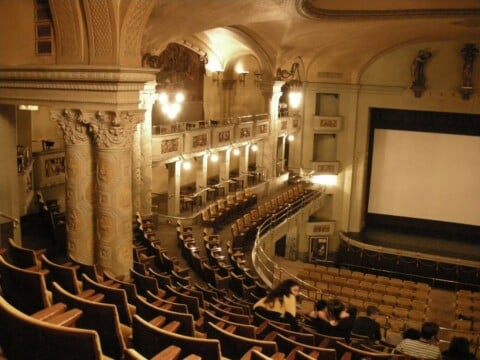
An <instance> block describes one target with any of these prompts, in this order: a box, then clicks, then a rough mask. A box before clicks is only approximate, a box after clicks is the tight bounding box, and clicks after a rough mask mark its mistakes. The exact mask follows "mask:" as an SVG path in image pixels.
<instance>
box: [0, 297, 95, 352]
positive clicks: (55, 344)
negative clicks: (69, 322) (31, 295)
mask: <svg viewBox="0 0 480 360" xmlns="http://www.w3.org/2000/svg"><path fill="white" fill-rule="evenodd" d="M0 323H1V324H2V326H0V347H1V348H2V350H3V355H4V356H6V358H7V359H15V360H27V359H28V360H30V359H72V360H85V359H89V360H97V359H98V360H100V359H104V356H103V354H102V349H101V345H100V338H99V336H98V334H97V332H96V331H93V330H85V329H80V328H73V327H67V326H59V325H54V324H50V323H48V322H45V321H41V320H38V319H35V318H33V317H31V316H27V315H25V314H24V313H23V312H21V311H19V310H18V309H16V308H15V307H13V306H12V305H11V304H9V303H8V302H7V301H6V300H5V299H4V298H3V297H1V296H0Z"/></svg>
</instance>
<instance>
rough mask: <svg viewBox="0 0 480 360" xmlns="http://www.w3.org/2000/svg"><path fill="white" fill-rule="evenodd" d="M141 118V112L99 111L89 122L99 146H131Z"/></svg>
mask: <svg viewBox="0 0 480 360" xmlns="http://www.w3.org/2000/svg"><path fill="white" fill-rule="evenodd" d="M141 120H142V116H141V114H140V113H139V112H133V111H121V112H114V111H105V112H102V111H98V112H96V113H95V115H94V117H93V118H92V119H90V121H89V122H88V123H89V128H90V132H91V133H92V135H93V139H94V142H95V144H96V145H97V146H98V147H103V148H129V147H131V146H132V143H133V133H134V132H135V130H136V126H137V123H139V122H140V121H141Z"/></svg>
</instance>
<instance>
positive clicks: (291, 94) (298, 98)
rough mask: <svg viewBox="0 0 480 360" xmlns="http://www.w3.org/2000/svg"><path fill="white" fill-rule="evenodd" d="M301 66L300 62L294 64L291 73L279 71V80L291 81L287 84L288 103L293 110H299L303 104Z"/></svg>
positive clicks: (277, 77)
mask: <svg viewBox="0 0 480 360" xmlns="http://www.w3.org/2000/svg"><path fill="white" fill-rule="evenodd" d="M299 66H300V65H299V64H298V62H294V63H293V64H292V68H291V69H290V71H288V70H285V69H280V68H278V69H277V76H276V79H277V80H288V79H291V80H289V81H287V82H286V85H287V86H288V102H289V103H290V106H291V107H292V108H298V107H299V106H300V104H301V102H302V89H303V84H302V81H301V80H300V72H299Z"/></svg>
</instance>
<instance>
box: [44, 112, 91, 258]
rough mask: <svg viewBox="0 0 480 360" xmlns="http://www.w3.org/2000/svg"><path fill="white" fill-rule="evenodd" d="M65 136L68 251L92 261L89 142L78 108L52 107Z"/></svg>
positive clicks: (54, 116) (52, 115)
mask: <svg viewBox="0 0 480 360" xmlns="http://www.w3.org/2000/svg"><path fill="white" fill-rule="evenodd" d="M51 117H52V118H53V119H55V120H56V121H57V124H58V125H59V126H60V128H61V129H62V130H63V138H64V140H65V165H66V166H65V175H66V176H65V178H66V183H65V207H66V223H67V241H68V254H69V255H70V256H72V257H73V258H74V259H75V260H77V261H79V262H82V263H86V264H94V263H95V232H94V220H93V219H94V202H93V199H94V196H93V193H94V186H93V175H92V174H93V167H94V164H95V162H94V160H93V156H92V155H93V154H92V144H91V141H90V138H89V136H88V131H87V130H88V128H87V126H86V125H85V124H84V123H83V121H82V120H83V118H82V113H81V112H80V111H79V110H62V111H61V110H59V111H52V112H51Z"/></svg>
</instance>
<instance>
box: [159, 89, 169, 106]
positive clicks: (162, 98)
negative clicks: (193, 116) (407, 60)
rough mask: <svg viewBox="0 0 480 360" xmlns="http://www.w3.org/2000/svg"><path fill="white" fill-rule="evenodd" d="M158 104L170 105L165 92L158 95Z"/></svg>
mask: <svg viewBox="0 0 480 360" xmlns="http://www.w3.org/2000/svg"><path fill="white" fill-rule="evenodd" d="M158 102H159V103H160V104H162V105H164V104H166V103H168V95H167V94H166V93H164V92H162V93H160V94H158Z"/></svg>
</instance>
